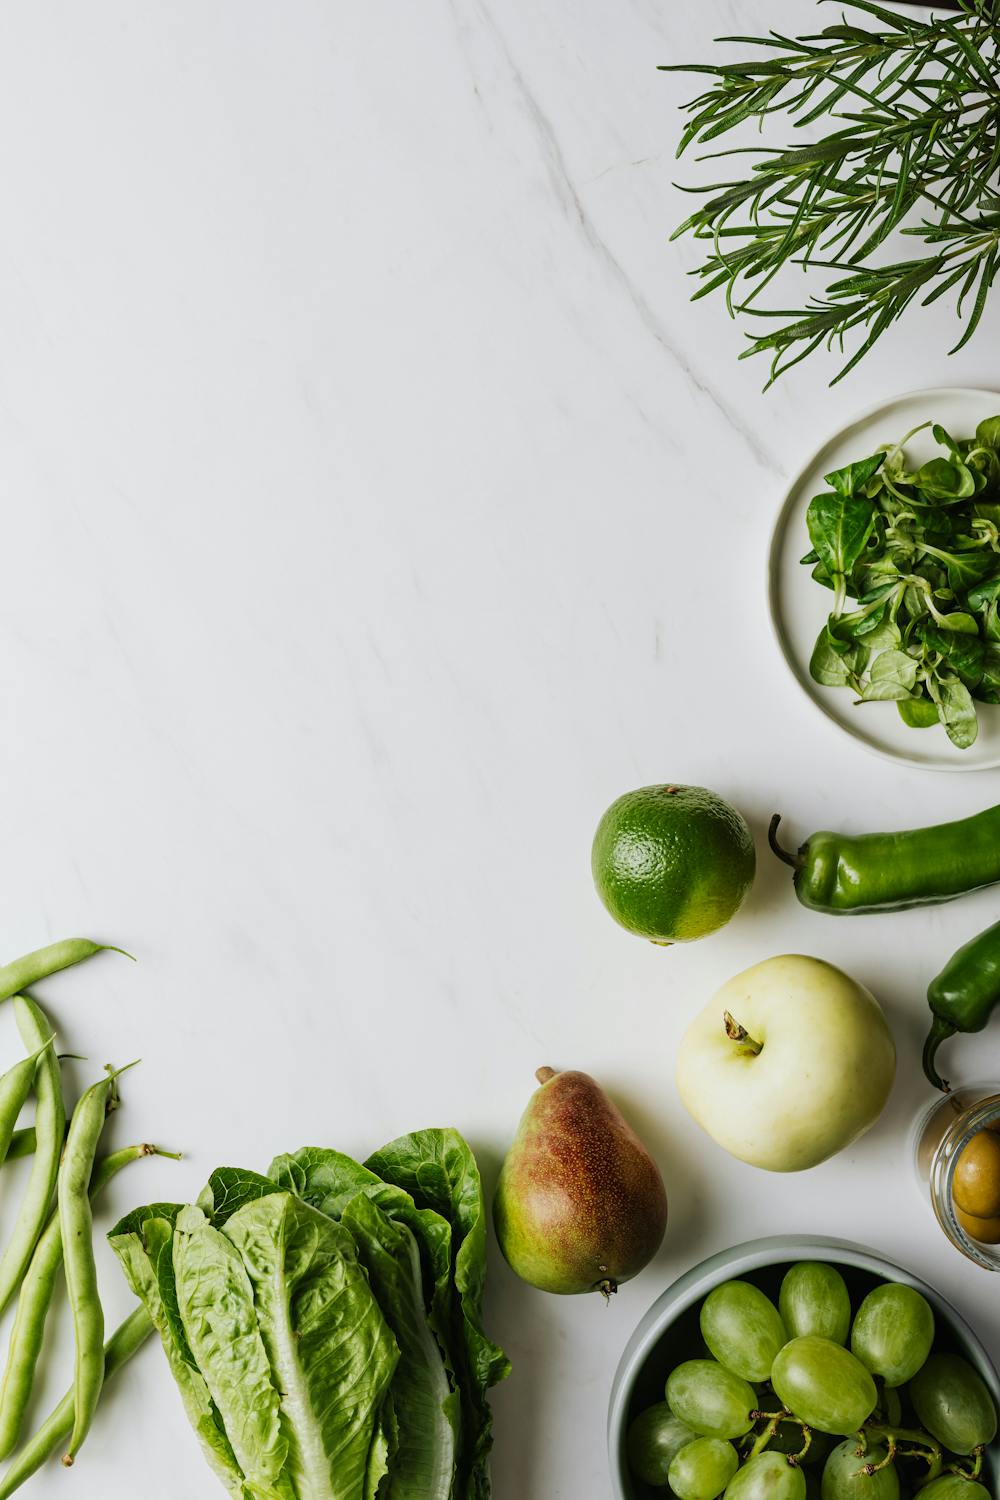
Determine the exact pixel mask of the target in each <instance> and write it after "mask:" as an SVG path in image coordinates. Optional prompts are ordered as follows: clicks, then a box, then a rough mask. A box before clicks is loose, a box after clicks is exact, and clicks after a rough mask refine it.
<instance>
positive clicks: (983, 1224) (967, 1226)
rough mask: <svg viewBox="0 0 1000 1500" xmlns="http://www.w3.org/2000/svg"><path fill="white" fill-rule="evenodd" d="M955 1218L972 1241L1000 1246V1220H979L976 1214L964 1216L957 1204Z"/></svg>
mask: <svg viewBox="0 0 1000 1500" xmlns="http://www.w3.org/2000/svg"><path fill="white" fill-rule="evenodd" d="M955 1218H956V1219H957V1220H958V1222H959V1223H960V1224H961V1226H962V1228H963V1229H964V1230H965V1232H966V1234H967V1235H968V1236H969V1238H970V1239H973V1240H978V1241H979V1243H980V1244H981V1245H1000V1218H995V1219H977V1218H976V1217H975V1215H974V1214H964V1213H963V1212H962V1210H961V1209H960V1208H959V1206H958V1204H957V1203H956V1205H955Z"/></svg>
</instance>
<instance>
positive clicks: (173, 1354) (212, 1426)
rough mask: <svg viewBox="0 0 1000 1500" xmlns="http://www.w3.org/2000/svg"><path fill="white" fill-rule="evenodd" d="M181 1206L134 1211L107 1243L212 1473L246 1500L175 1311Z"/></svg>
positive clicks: (222, 1427) (246, 1493) (239, 1498)
mask: <svg viewBox="0 0 1000 1500" xmlns="http://www.w3.org/2000/svg"><path fill="white" fill-rule="evenodd" d="M181 1207H182V1206H181V1204H179V1203H152V1204H150V1205H149V1206H148V1207H146V1208H141V1209H137V1210H136V1211H135V1212H134V1213H131V1214H128V1215H127V1216H126V1218H124V1219H122V1220H121V1222H120V1223H119V1224H117V1225H116V1226H115V1228H114V1229H113V1230H112V1231H111V1233H110V1234H109V1235H108V1240H109V1242H110V1244H111V1248H112V1249H113V1250H114V1252H115V1254H116V1255H117V1256H118V1260H119V1262H120V1264H121V1267H122V1270H123V1271H124V1272H125V1276H126V1279H127V1281H128V1283H129V1286H130V1287H131V1288H132V1290H133V1292H134V1293H135V1295H136V1296H137V1297H138V1298H139V1299H140V1301H141V1302H142V1303H143V1304H144V1306H145V1308H146V1311H147V1312H148V1313H149V1316H150V1318H151V1319H152V1321H153V1325H154V1327H155V1328H156V1331H157V1333H158V1334H159V1335H160V1341H161V1343H162V1344H163V1349H164V1352H165V1354H166V1356H167V1361H168V1363H169V1365H170V1370H171V1373H172V1375H173V1377H174V1380H175V1381H176V1383H177V1387H178V1390H179V1391H180V1394H181V1400H182V1401H183V1403H184V1410H185V1411H186V1413H187V1417H188V1421H189V1422H190V1423H191V1426H192V1427H193V1428H194V1430H195V1433H196V1435H197V1437H198V1440H199V1442H200V1443H201V1448H202V1452H203V1453H204V1455H205V1458H206V1459H207V1460H208V1463H209V1465H210V1467H211V1469H212V1470H213V1472H214V1473H215V1475H216V1477H217V1478H218V1479H220V1480H221V1481H222V1484H223V1485H224V1486H225V1488H226V1490H227V1491H228V1493H229V1494H230V1495H231V1496H232V1497H233V1500H250V1497H251V1496H252V1494H253V1492H252V1491H251V1490H250V1489H249V1488H248V1487H247V1484H246V1480H245V1477H244V1474H243V1471H242V1470H241V1468H240V1466H239V1464H238V1463H237V1461H236V1455H235V1454H234V1452H233V1449H232V1444H231V1443H230V1441H229V1439H228V1437H227V1436H226V1429H225V1424H224V1423H223V1421H222V1417H221V1415H220V1413H219V1409H218V1407H217V1406H216V1404H215V1402H214V1401H213V1400H212V1397H211V1395H210V1394H209V1390H208V1386H207V1385H206V1383H205V1378H204V1376H203V1375H202V1373H201V1371H200V1370H199V1368H198V1365H197V1363H196V1361H195V1358H194V1355H193V1354H192V1353H191V1348H190V1346H189V1344H188V1341H187V1335H186V1334H185V1332H184V1325H183V1324H182V1322H181V1319H180V1313H179V1311H178V1310H177V1291H176V1285H175V1282H174V1273H173V1234H174V1224H175V1222H176V1219H177V1216H178V1214H179V1213H180V1212H181Z"/></svg>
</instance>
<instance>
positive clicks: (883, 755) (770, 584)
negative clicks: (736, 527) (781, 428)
mask: <svg viewBox="0 0 1000 1500" xmlns="http://www.w3.org/2000/svg"><path fill="white" fill-rule="evenodd" d="M937 396H949V397H950V396H976V397H978V396H992V397H994V398H995V399H996V401H997V402H998V404H1000V391H997V390H994V389H993V388H992V387H990V386H971V385H948V386H945V385H938V386H927V387H924V388H921V389H919V390H912V391H899V392H897V393H896V394H895V395H893V396H889V397H883V398H882V400H880V401H874V402H871V403H870V404H869V405H868V406H866V407H864V408H862V409H861V410H860V411H857V412H855V413H854V415H853V416H852V417H850V418H849V419H848V420H847V421H845V422H843V423H841V425H840V426H839V427H837V428H836V429H835V430H834V431H833V432H831V433H828V434H827V436H826V437H825V438H824V439H823V440H822V442H820V443H819V444H818V445H817V446H816V447H815V448H814V449H813V450H812V451H811V452H810V453H809V454H808V455H807V456H806V457H805V458H803V459H802V460H801V461H800V462H799V463H798V464H797V465H796V468H795V472H794V474H793V475H792V477H791V479H790V480H789V481H788V484H787V485H786V486H785V489H784V491H783V493H782V495H781V499H780V500H779V502H778V507H777V510H776V512H775V517H774V520H773V522H772V524H771V530H770V534H769V537H768V544H767V614H768V620H769V622H770V626H771V635H772V637H773V639H774V642H775V644H776V646H777V648H778V651H779V653H780V656H781V659H782V661H783V662H784V664H785V666H786V668H787V669H788V672H789V674H790V675H791V677H792V679H793V681H794V682H795V684H796V686H797V687H798V688H799V690H800V691H801V693H802V696H803V697H804V698H805V699H806V701H807V702H808V703H809V704H811V705H812V707H813V709H814V710H815V711H816V712H817V713H818V714H820V715H821V716H822V718H823V719H824V720H825V722H826V723H828V724H832V725H833V727H834V728H835V729H837V730H838V731H839V732H840V733H841V734H842V735H844V736H845V738H847V739H849V740H851V741H852V742H853V743H854V744H855V745H858V746H860V747H861V749H862V750H866V751H867V752H868V754H869V755H874V756H877V757H878V759H879V760H883V761H888V762H889V764H890V765H895V766H907V767H908V768H909V769H911V770H915V771H933V772H941V771H943V772H945V773H948V772H953V771H959V772H970V771H995V770H996V769H997V768H998V767H1000V751H998V752H997V754H996V755H995V756H994V757H993V758H992V759H991V760H984V761H978V762H975V763H973V764H970V763H968V762H967V763H966V764H965V765H962V764H960V763H958V762H943V761H936V762H935V761H927V760H918V759H916V758H915V757H913V756H909V755H907V754H906V753H905V751H902V750H884V749H882V748H881V747H880V746H879V745H876V744H873V743H872V741H871V740H870V739H869V738H868V736H867V735H866V734H865V733H864V731H863V730H860V729H859V730H854V729H850V728H849V727H848V726H847V725H846V724H844V723H842V722H841V720H840V719H839V718H838V717H837V716H836V714H834V713H833V712H832V711H831V710H830V709H829V708H827V707H826V706H825V705H824V703H823V702H822V701H821V699H819V698H818V697H816V696H814V694H813V693H812V691H811V690H810V687H809V686H808V685H807V684H806V683H805V682H803V680H802V676H801V673H800V672H799V669H798V666H797V664H796V663H795V661H794V660H793V659H792V657H791V655H790V652H789V650H788V647H787V646H786V641H785V636H784V634H783V632H782V630H781V629H780V627H779V624H778V616H779V611H778V605H777V600H778V593H779V589H778V560H777V554H778V550H779V546H780V543H781V540H782V538H783V536H784V533H785V529H786V527H787V524H788V515H787V512H788V511H789V509H790V507H791V504H792V501H793V498H794V495H795V491H796V489H797V488H798V486H799V485H800V483H801V482H802V476H803V474H804V473H805V471H806V470H807V469H810V468H812V466H813V465H814V464H817V463H818V462H819V459H820V455H821V454H822V453H823V450H824V449H825V448H827V447H829V446H830V444H831V443H834V442H836V441H838V439H840V438H841V437H843V436H845V435H846V434H847V433H848V432H849V431H850V429H851V428H852V427H857V426H859V425H860V424H861V423H862V422H867V421H870V420H871V419H872V418H874V417H877V416H878V414H879V413H880V412H882V411H885V410H887V409H888V408H890V407H892V406H895V405H897V404H898V403H900V402H905V401H915V400H927V399H932V398H934V397H937ZM998 409H1000V405H998Z"/></svg>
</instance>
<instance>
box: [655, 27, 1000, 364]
mask: <svg viewBox="0 0 1000 1500" xmlns="http://www.w3.org/2000/svg"><path fill="white" fill-rule="evenodd" d="M845 3H846V4H847V5H848V6H849V7H850V9H851V10H852V11H859V12H862V13H863V14H864V15H867V16H868V17H870V18H871V22H873V23H875V24H871V23H869V24H868V25H865V26H862V25H860V24H850V23H848V21H847V20H846V18H845V19H842V20H841V22H840V23H839V24H836V25H831V26H827V27H825V28H824V30H823V31H821V32H819V33H818V34H816V35H814V36H805V37H798V38H795V37H787V36H783V35H781V34H780V33H779V32H775V31H772V32H769V33H768V35H767V36H766V37H745V36H737V37H722V38H720V39H719V40H720V41H723V42H734V43H740V44H745V45H749V46H752V47H754V48H756V49H758V51H757V53H755V54H754V55H752V56H750V57H749V58H746V59H744V60H742V61H737V62H730V63H701V64H690V65H683V64H681V65H674V66H669V67H665V68H663V69H662V71H664V72H688V73H697V74H705V75H708V76H709V77H710V78H711V79H712V82H711V83H710V84H709V86H708V87H707V88H706V89H705V90H704V92H702V93H701V94H699V95H698V96H697V97H696V98H694V99H692V100H691V101H690V103H689V104H688V105H686V106H685V108H686V111H687V113H688V114H689V116H690V119H689V121H688V123H687V125H686V127H685V129H684V132H683V134H682V136H681V141H680V145H679V146H678V151H677V154H678V156H680V155H681V154H682V153H683V152H684V151H685V150H687V148H688V147H689V146H691V145H692V144H693V143H698V144H700V145H704V144H708V143H710V142H712V141H715V140H718V139H719V138H720V137H723V136H728V134H729V132H731V131H734V130H737V129H738V128H739V127H741V126H743V125H744V124H745V123H746V122H748V121H756V122H757V124H758V127H759V128H760V130H761V131H762V132H763V130H764V129H765V127H766V125H767V124H768V122H769V120H770V117H771V116H781V117H783V118H787V119H788V120H789V121H790V122H791V124H792V125H793V126H794V127H795V128H796V129H799V128H802V127H808V126H810V125H812V124H813V122H815V121H817V120H820V119H824V120H827V121H829V123H830V127H831V128H830V130H829V133H828V134H826V135H825V136H824V137H823V138H822V139H820V140H817V141H808V142H803V143H802V144H793V145H788V146H783V147H777V146H771V145H766V144H764V145H760V146H754V147H745V146H743V147H741V146H738V145H733V146H726V147H724V148H723V149H722V150H721V151H718V152H712V153H707V154H706V155H704V156H702V157H701V158H699V159H700V160H711V159H714V158H715V157H718V156H722V157H725V158H727V159H729V158H733V157H736V156H739V155H746V154H752V155H756V156H758V157H759V160H757V161H755V162H754V163H753V164H752V166H751V167H750V172H749V175H748V176H743V177H735V178H733V179H732V180H728V181H723V182H718V183H715V184H712V185H710V186H704V187H695V188H688V189H686V191H689V192H695V193H698V194H702V195H705V196H706V198H707V201H706V202H704V203H702V204H701V206H700V207H699V208H697V209H696V210H695V212H694V213H692V214H690V215H689V217H688V218H687V219H685V221H684V223H683V224H681V225H680V226H679V227H678V229H677V230H675V232H674V236H673V238H675V239H676V238H677V237H678V236H679V235H682V234H692V235H693V236H694V238H695V239H698V240H703V241H705V242H706V245H707V247H708V248H707V250H706V255H705V259H704V261H703V263H702V264H701V265H700V266H698V267H697V268H696V269H695V271H694V272H693V273H692V274H693V275H695V276H696V277H697V278H698V279H699V281H700V283H701V284H700V286H699V288H698V290H697V291H696V292H695V293H694V297H695V299H697V298H699V297H704V296H707V295H708V294H709V293H711V292H714V291H718V290H723V291H724V294H725V298H726V305H727V307H728V309H729V312H730V314H731V315H732V316H736V315H737V314H743V315H745V316H746V317H748V318H753V319H758V320H768V321H769V323H770V324H774V323H777V326H776V327H775V326H769V327H767V328H766V329H763V330H761V331H757V330H756V329H754V330H752V331H751V332H750V333H749V334H748V337H749V339H750V343H749V346H748V347H747V348H746V349H745V350H744V352H743V354H742V355H741V356H740V357H741V358H744V359H745V358H747V357H748V356H749V355H753V354H761V353H767V354H768V355H769V356H770V360H771V372H770V379H769V380H768V385H770V384H772V383H773V382H774V381H775V380H776V379H777V378H778V377H779V376H780V375H782V374H784V373H785V371H786V370H789V369H791V368H792V366H793V365H795V364H797V363H798V362H799V361H800V360H802V359H804V358H806V356H807V355H809V354H811V353H812V352H813V350H815V349H817V348H819V347H820V346H821V345H826V346H827V347H828V348H829V347H832V346H834V345H836V346H837V347H838V348H839V349H840V350H841V351H846V349H847V340H848V336H849V335H852V334H854V335H855V338H854V340H853V341H852V342H853V344H854V347H853V352H851V353H850V354H849V357H848V359H847V361H846V363H845V364H844V365H843V367H842V368H841V370H840V372H839V373H838V374H837V375H836V376H835V377H834V382H832V383H835V382H836V381H837V380H840V379H842V378H843V377H844V375H846V374H847V372H848V371H849V370H851V369H852V368H853V367H854V365H856V364H857V362H858V360H859V359H861V358H862V357H863V356H864V355H865V354H866V353H867V352H868V350H869V349H870V348H871V347H872V345H873V344H874V343H875V342H876V340H877V339H879V338H880V337H881V336H882V334H883V333H885V331H886V330H887V329H888V328H889V327H891V325H892V324H893V323H895V322H896V321H897V319H898V318H900V317H901V316H902V314H903V313H904V312H905V311H906V309H907V308H908V307H909V306H910V304H911V303H913V302H919V303H920V305H922V306H926V305H928V304H929V303H932V302H935V301H936V300H937V299H938V298H939V297H942V296H944V295H945V294H946V293H947V292H952V291H953V292H954V294H955V300H956V310H957V313H958V315H959V317H962V316H963V315H964V316H965V317H966V323H965V328H964V331H963V333H962V336H961V337H960V339H959V340H958V342H957V344H956V345H955V346H954V349H953V350H952V351H951V352H952V353H954V352H955V350H958V349H960V348H961V347H962V346H963V345H964V344H965V343H967V342H968V340H969V339H970V338H971V337H972V335H973V333H974V332H975V330H976V328H977V327H978V326H979V322H980V319H981V318H982V315H983V310H984V308H985V306H986V302H987V298H988V295H989V291H990V288H991V286H992V285H993V282H994V280H995V279H996V276H997V273H998V270H1000V0H959V5H958V9H957V11H955V12H953V13H952V14H950V15H948V16H941V15H937V16H935V15H932V16H930V17H929V18H926V19H925V18H921V17H920V16H919V15H917V14H909V13H908V14H906V15H897V14H896V13H895V12H893V11H889V10H886V9H885V8H884V7H883V6H881V5H879V4H877V3H876V0H845ZM902 235H906V236H910V237H913V238H916V239H917V240H918V241H920V244H921V246H922V247H923V253H920V254H917V255H914V256H913V257H910V258H901V259H891V260H885V259H883V258H881V257H880V256H878V254H877V252H878V251H879V249H880V247H882V246H884V245H885V244H886V242H887V241H888V240H889V239H890V237H893V238H894V239H895V237H896V236H902ZM904 243H905V241H902V240H896V244H897V247H901V246H902V245H903V244H904ZM887 248H888V247H887ZM896 253H897V254H898V253H899V249H898V248H897V252H896ZM789 264H794V265H798V266H801V267H802V268H803V269H804V270H805V271H806V272H807V273H813V274H814V275H821V274H823V273H826V274H825V285H824V287H823V291H822V292H821V293H814V294H811V295H809V296H808V300H807V301H806V303H805V305H804V306H803V307H800V308H792V309H788V308H778V307H773V306H769V305H764V304H763V302H762V301H761V300H760V299H761V298H762V295H763V293H764V292H765V291H766V289H767V287H768V286H769V285H770V283H771V281H772V280H773V278H774V277H775V276H776V275H777V274H778V272H779V271H781V270H782V269H783V268H784V267H785V266H786V265H789Z"/></svg>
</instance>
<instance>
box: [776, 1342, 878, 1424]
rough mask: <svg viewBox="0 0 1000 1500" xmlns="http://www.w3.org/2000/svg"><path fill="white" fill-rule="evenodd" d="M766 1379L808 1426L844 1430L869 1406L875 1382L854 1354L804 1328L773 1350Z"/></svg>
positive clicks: (861, 1417)
mask: <svg viewBox="0 0 1000 1500" xmlns="http://www.w3.org/2000/svg"><path fill="white" fill-rule="evenodd" d="M771 1384H772V1385H773V1386H774V1389H775V1391H776V1392H777V1395H778V1399H779V1401H781V1403H782V1404H783V1405H784V1406H786V1407H787V1408H788V1410H789V1411H793V1412H794V1413H795V1415H796V1416H797V1417H801V1419H802V1421H803V1422H808V1424H809V1426H810V1427H818V1428H819V1430H820V1432H833V1433H837V1434H839V1435H840V1436H844V1435H845V1434H846V1433H848V1432H856V1431H857V1429H858V1428H859V1427H860V1426H861V1424H862V1422H864V1421H865V1420H866V1419H867V1418H868V1417H870V1416H871V1414H872V1412H873V1410H874V1409H875V1402H876V1399H877V1394H878V1393H877V1392H876V1390H875V1382H874V1381H873V1380H872V1378H871V1376H870V1375H869V1373H868V1371H867V1370H866V1369H865V1367H864V1365H863V1364H862V1363H861V1361H860V1360H857V1359H855V1358H854V1355H853V1354H850V1353H848V1351H847V1350H846V1349H845V1348H843V1346H842V1345H840V1344H835V1343H834V1342H833V1340H832V1339H822V1338H818V1337H817V1336H816V1335H815V1334H812V1333H809V1334H806V1335H805V1336H804V1337H803V1338H798V1339H792V1341H791V1343H790V1344H786V1345H785V1347H784V1348H783V1349H782V1350H781V1352H780V1353H779V1355H778V1357H777V1359H776V1360H775V1361H774V1368H773V1369H772V1371H771Z"/></svg>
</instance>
